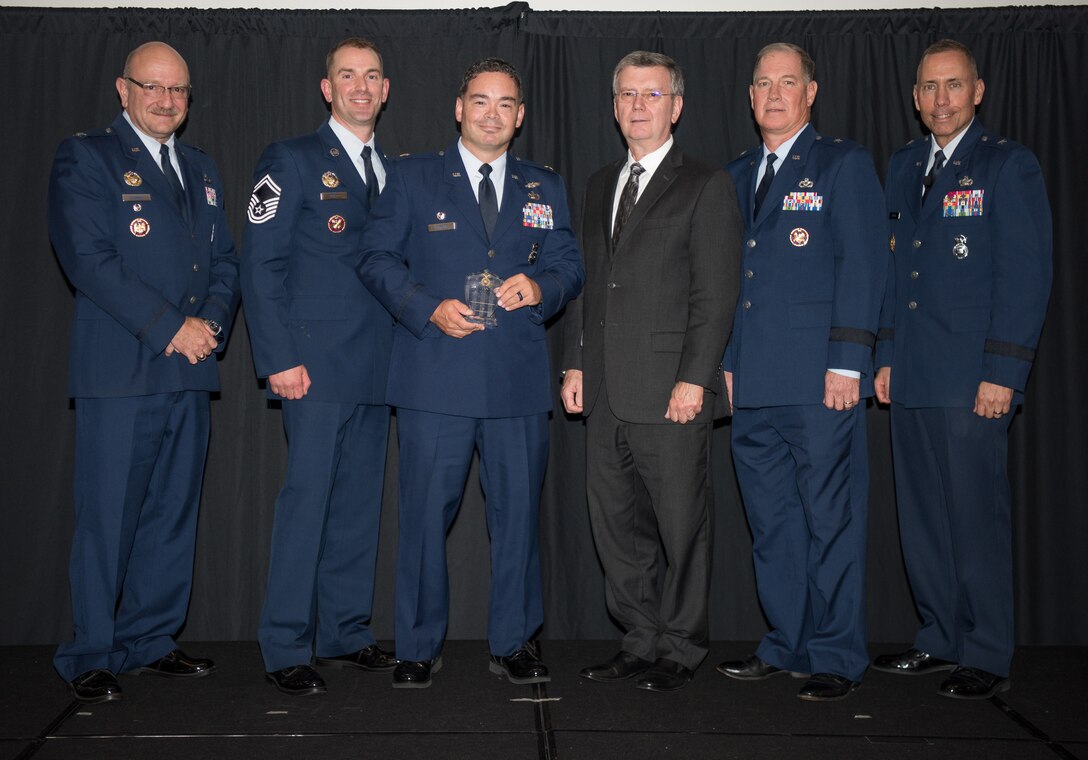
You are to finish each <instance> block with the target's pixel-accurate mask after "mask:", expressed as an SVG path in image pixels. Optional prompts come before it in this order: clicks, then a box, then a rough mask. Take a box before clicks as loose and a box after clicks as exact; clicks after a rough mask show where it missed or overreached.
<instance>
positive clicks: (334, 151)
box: [329, 148, 340, 158]
mask: <svg viewBox="0 0 1088 760" xmlns="http://www.w3.org/2000/svg"><path fill="white" fill-rule="evenodd" d="M329 155H330V156H332V157H333V158H336V157H337V156H339V155H340V149H339V148H329Z"/></svg>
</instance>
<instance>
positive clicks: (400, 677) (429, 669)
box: [393, 657, 442, 689]
mask: <svg viewBox="0 0 1088 760" xmlns="http://www.w3.org/2000/svg"><path fill="white" fill-rule="evenodd" d="M441 669H442V658H441V657H436V658H434V659H433V660H400V661H399V662H397V666H396V667H395V668H393V688H394V689H426V688H427V687H428V686H430V685H431V676H433V675H434V674H435V673H437V672H438V671H439V670H441Z"/></svg>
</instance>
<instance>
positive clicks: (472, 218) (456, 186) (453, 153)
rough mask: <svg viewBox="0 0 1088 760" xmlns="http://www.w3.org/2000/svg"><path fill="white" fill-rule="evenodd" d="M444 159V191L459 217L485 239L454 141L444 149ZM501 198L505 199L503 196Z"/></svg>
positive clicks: (466, 174) (476, 206) (477, 206)
mask: <svg viewBox="0 0 1088 760" xmlns="http://www.w3.org/2000/svg"><path fill="white" fill-rule="evenodd" d="M445 160H446V163H445V166H444V167H443V170H442V171H443V176H444V177H445V179H446V191H447V193H448V197H449V199H450V203H452V204H453V205H454V206H455V207H456V208H457V210H458V211H460V212H461V217H462V218H463V219H464V220H465V222H466V223H467V224H468V226H469V227H471V228H472V229H473V230H474V231H475V232H476V234H477V235H479V236H480V238H481V239H482V240H485V241H486V240H487V232H486V231H485V230H484V219H483V217H482V216H480V204H479V203H478V202H477V201H476V196H475V194H474V193H473V192H472V185H471V180H469V178H468V170H467V169H465V163H464V161H462V160H461V154H460V152H459V151H458V150H457V143H456V142H455V143H454V144H453V145H451V146H450V147H449V148H447V149H446V154H445ZM503 200H505V196H504V198H503ZM497 227H498V223H497V222H496V228H497Z"/></svg>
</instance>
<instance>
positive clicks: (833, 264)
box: [718, 43, 887, 701]
mask: <svg viewBox="0 0 1088 760" xmlns="http://www.w3.org/2000/svg"><path fill="white" fill-rule="evenodd" d="M813 74H814V65H813V63H812V59H811V58H810V57H809V56H808V54H807V53H805V51H803V50H802V49H801V48H799V47H797V46H795V45H789V44H781V43H779V44H772V45H768V46H767V47H765V48H764V49H763V50H761V51H760V53H759V55H758V56H757V58H756V67H755V73H754V76H753V84H752V86H751V88H750V93H751V101H752V110H753V112H754V113H755V119H756V122H757V124H758V125H759V129H760V133H761V134H762V136H763V145H762V146H761V147H760V148H757V149H756V150H754V151H750V152H749V153H747V154H745V155H743V156H741V157H740V158H738V159H737V160H736V161H733V162H732V163H731V164H730V165H729V166H728V169H729V171H730V173H732V175H733V178H734V180H735V181H736V184H737V196H738V199H739V202H740V208H741V214H742V216H744V218H745V220H746V229H745V234H744V238H745V240H744V262H743V276H742V277H741V294H740V300H739V302H738V304H737V312H736V317H735V319H734V321H733V335H732V338H731V339H730V342H729V346H728V347H727V349H726V353H725V360H724V368H725V370H726V381H727V386H729V387H730V397H731V400H732V404H733V407H734V410H735V411H734V416H733V434H732V443H733V462H734V465H735V466H736V470H737V481H738V483H739V485H740V489H741V494H742V496H743V498H744V506H745V510H746V512H747V515H748V523H749V525H750V527H751V529H752V539H753V547H752V551H753V559H754V563H755V570H756V583H757V586H758V590H759V598H760V602H761V603H762V605H763V611H764V613H765V614H766V616H767V619H768V621H769V622H770V625H771V628H772V630H771V631H770V633H768V634H767V635H766V636H764V638H763V641H762V642H761V643H760V645H759V647H758V649H757V650H756V652H755V654H754V655H752V656H750V657H748V658H746V659H743V660H739V661H730V662H724V663H722V664H720V665H719V666H718V670H719V671H721V672H722V673H724V674H725V675H727V676H729V677H731V678H736V679H739V680H759V679H763V678H767V677H770V676H772V675H776V674H779V673H781V672H783V671H793V672H794V673H810V674H811V677H810V678H809V680H808V681H807V682H806V683H805V684H804V686H803V687H802V688H801V691H800V692H799V694H798V696H799V697H800V698H801V699H805V700H811V701H826V700H835V699H842V698H844V697H845V696H846V695H847V694H849V693H850V691H851V690H852V689H854V688H855V687H856V686H857V684H858V682H859V681H860V680H861V677H862V674H863V673H864V672H865V668H866V666H867V665H868V653H867V651H866V636H865V556H866V555H865V544H866V513H867V509H866V504H867V499H868V485H869V477H868V457H867V451H866V442H865V411H864V406H865V405H864V403H863V402H862V399H864V398H866V397H868V396H870V395H872V350H873V344H874V343H875V341H876V325H877V314H878V311H879V308H880V294H881V288H882V284H883V281H884V274H885V269H886V266H887V252H886V251H885V249H884V247H883V221H882V216H883V209H882V207H881V205H880V184H879V181H878V180H877V177H876V172H875V171H874V169H873V163H872V160H871V159H870V158H869V155H868V154H867V153H866V152H865V150H864V149H862V148H861V147H860V146H858V145H856V144H854V143H852V142H849V141H845V140H840V139H830V138H824V137H821V136H820V135H818V134H817V133H816V131H815V130H814V129H813V128H812V126H811V125H810V124H809V123H808V122H809V118H810V113H811V107H812V103H813V101H814V100H815V98H816V82H815V81H813Z"/></svg>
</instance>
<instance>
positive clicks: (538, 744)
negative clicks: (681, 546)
mask: <svg viewBox="0 0 1088 760" xmlns="http://www.w3.org/2000/svg"><path fill="white" fill-rule="evenodd" d="M183 646H184V648H185V650H186V651H187V652H189V653H190V654H192V655H195V656H200V657H211V658H213V659H214V660H215V661H216V665H217V670H216V672H215V673H214V674H213V675H212V676H210V677H208V678H202V679H196V680H192V681H184V680H170V679H165V678H159V677H155V676H149V675H144V676H134V675H122V676H121V685H122V687H123V688H124V694H125V696H124V699H123V700H121V701H119V702H112V703H107V704H102V705H91V706H83V705H79V704H78V703H76V702H74V701H72V699H71V696H70V694H69V692H68V690H67V687H66V685H65V684H64V683H63V682H62V681H61V680H60V679H59V678H58V677H57V675H56V673H55V671H54V670H53V667H52V662H51V658H52V655H53V649H52V647H0V673H2V674H3V676H4V682H5V683H7V684H8V687H7V688H6V689H3V690H2V692H0V758H19V759H20V760H25V759H27V758H34V760H67V759H68V758H139V759H140V760H146V759H151V760H175V758H186V759H191V758H228V759H229V760H249V759H250V758H261V759H262V760H272V759H275V758H292V759H295V758H303V759H308V758H322V759H329V758H390V759H391V760H417V759H418V760H447V759H453V760H461V759H462V758H463V759H465V760H500V759H501V760H521V759H523V758H524V759H526V760H533V759H535V758H541V759H548V760H555V759H556V758H562V759H563V760H613V759H616V760H635V759H636V758H639V759H641V758H648V759H650V760H654V759H656V758H669V757H676V758H685V760H688V759H690V760H701V759H703V758H707V759H710V758H713V760H723V759H725V758H761V759H762V758H787V757H789V758H798V757H800V758H805V760H822V759H823V758H829V759H830V758H835V759H836V760H841V759H842V758H892V759H895V758H911V759H914V758H942V759H943V758H957V759H958V760H973V759H974V758H978V759H979V760H983V759H984V758H985V760H992V759H994V758H1000V759H1002V760H1004V758H1040V760H1045V759H1047V758H1049V759H1051V760H1052V759H1053V758H1054V757H1062V758H1082V760H1088V699H1086V698H1085V690H1086V688H1088V648H1074V647H1030V648H1023V649H1020V650H1018V651H1017V654H1016V659H1015V660H1014V662H1013V672H1012V674H1011V679H1012V690H1011V691H1009V692H1006V693H1005V694H1001V695H999V696H998V697H995V698H993V699H990V700H985V701H981V702H964V701H958V700H952V699H947V698H944V697H940V696H938V695H937V693H936V690H937V686H938V685H939V684H940V682H941V679H942V674H940V673H937V674H933V675H928V676H918V677H903V676H894V675H889V674H885V673H877V672H875V671H870V672H869V673H868V674H867V675H866V677H865V681H864V683H863V684H862V685H861V687H860V688H859V689H858V690H857V691H855V692H854V693H853V694H852V695H850V696H849V697H848V698H847V699H845V700H843V701H841V702H833V703H828V704H813V703H808V702H802V701H801V700H799V699H797V697H796V693H797V690H798V689H799V688H800V686H801V683H802V682H801V681H797V680H794V679H792V678H789V677H786V676H778V677H775V678H771V679H768V680H766V681H760V682H755V683H742V682H738V681H733V680H730V679H728V678H725V677H723V676H721V675H719V674H718V673H717V672H715V670H714V665H715V664H717V663H718V662H720V661H721V660H724V659H731V658H737V657H742V656H744V655H746V654H748V653H750V652H751V651H752V644H745V643H736V642H728V643H727V642H720V643H716V644H714V645H713V646H712V647H711V652H710V656H709V657H708V658H707V660H706V662H705V663H704V664H703V666H702V667H701V668H700V669H699V671H698V672H697V673H696V676H695V680H694V681H692V683H691V684H690V685H689V686H688V687H687V688H685V689H682V690H680V691H678V692H673V693H670V694H654V693H650V692H646V691H641V690H639V689H635V688H634V685H633V683H631V682H625V683H619V684H597V683H593V682H590V681H586V680H584V679H581V678H579V677H578V670H579V669H580V668H582V667H584V666H586V665H590V664H594V663H597V662H601V661H605V660H607V659H608V658H609V657H611V656H612V654H614V652H615V648H616V645H615V643H614V642H604V641H545V642H542V645H541V648H542V653H543V656H544V660H545V662H546V663H547V664H548V666H549V668H550V669H551V672H552V681H551V683H549V684H544V685H540V686H514V685H512V684H510V683H508V682H507V681H506V680H505V679H503V678H501V677H499V676H495V675H492V674H491V673H489V672H488V668H487V644H486V642H479V641H450V642H448V643H447V645H446V649H445V652H444V653H443V667H442V670H441V671H440V672H439V673H438V674H437V675H436V676H435V677H434V683H433V685H432V686H431V688H429V689H425V690H394V689H392V688H390V676H389V674H387V673H384V674H383V673H362V672H348V671H343V670H335V669H328V668H323V669H322V670H321V673H322V675H323V676H324V677H325V680H326V681H327V683H328V688H329V691H328V694H325V695H323V696H313V697H302V698H291V697H286V696H283V695H281V694H280V693H279V692H277V691H276V690H275V689H274V688H273V687H272V686H271V685H270V684H268V683H267V682H266V681H265V678H264V673H263V670H264V668H263V665H262V663H261V658H260V653H259V651H258V649H257V645H256V643H254V642H232V643H193V642H185V643H184V645H183ZM900 646H901V645H895V644H892V645H886V646H884V645H873V647H872V651H873V652H874V653H881V652H888V651H895V650H896V648H897V647H900Z"/></svg>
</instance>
